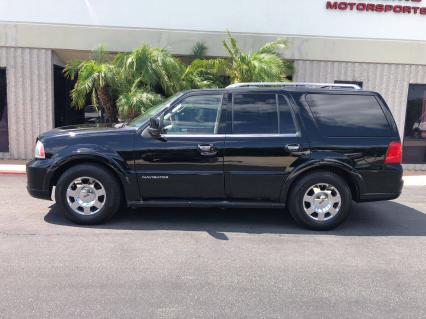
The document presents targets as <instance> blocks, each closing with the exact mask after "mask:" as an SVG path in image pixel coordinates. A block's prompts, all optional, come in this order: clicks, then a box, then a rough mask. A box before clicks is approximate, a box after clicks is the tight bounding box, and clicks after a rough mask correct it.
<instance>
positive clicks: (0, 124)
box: [0, 69, 9, 152]
mask: <svg viewBox="0 0 426 319" xmlns="http://www.w3.org/2000/svg"><path fill="white" fill-rule="evenodd" d="M6 93H7V82H6V69H0V152H9V131H8V126H7V94H6Z"/></svg>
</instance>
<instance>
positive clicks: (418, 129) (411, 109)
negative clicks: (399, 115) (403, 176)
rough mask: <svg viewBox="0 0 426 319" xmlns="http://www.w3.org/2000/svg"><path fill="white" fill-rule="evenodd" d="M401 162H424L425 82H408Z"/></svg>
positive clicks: (425, 144) (425, 160) (425, 142)
mask: <svg viewBox="0 0 426 319" xmlns="http://www.w3.org/2000/svg"><path fill="white" fill-rule="evenodd" d="M403 163H405V164H419V163H426V84H410V86H409V89H408V101H407V113H406V116H405V130H404V151H403Z"/></svg>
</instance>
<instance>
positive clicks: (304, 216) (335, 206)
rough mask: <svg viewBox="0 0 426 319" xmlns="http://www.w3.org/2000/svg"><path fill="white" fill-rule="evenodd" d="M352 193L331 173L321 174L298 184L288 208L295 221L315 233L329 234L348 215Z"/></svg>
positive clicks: (316, 174) (291, 193)
mask: <svg viewBox="0 0 426 319" xmlns="http://www.w3.org/2000/svg"><path fill="white" fill-rule="evenodd" d="M351 205H352V193H351V190H350V188H349V186H348V184H347V183H346V181H345V180H344V179H343V178H341V177H340V176H339V175H337V174H334V173H332V172H328V171H318V172H314V173H311V174H308V175H305V176H304V177H302V178H301V179H299V180H297V181H296V183H295V184H294V186H293V187H292V190H291V192H290V197H289V199H288V208H289V211H290V214H291V215H292V217H293V218H294V220H295V221H296V222H297V223H299V224H301V225H302V226H305V227H308V228H310V229H314V230H329V229H332V228H334V227H336V226H338V225H340V224H341V223H342V222H343V221H344V220H345V219H346V218H347V216H348V215H349V212H350V210H351Z"/></svg>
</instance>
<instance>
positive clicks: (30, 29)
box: [0, 0, 426, 170]
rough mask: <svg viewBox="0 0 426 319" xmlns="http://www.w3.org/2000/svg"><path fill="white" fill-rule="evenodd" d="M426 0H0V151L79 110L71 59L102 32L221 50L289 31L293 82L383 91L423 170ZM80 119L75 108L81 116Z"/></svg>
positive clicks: (412, 160)
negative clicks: (69, 77)
mask: <svg viewBox="0 0 426 319" xmlns="http://www.w3.org/2000/svg"><path fill="white" fill-rule="evenodd" d="M425 26H426V0H411V1H408V0H404V1H403V0H353V1H351V2H347V1H326V0H315V1H312V0H297V1H296V0H268V1H252V0H234V1H225V0H216V1H215V2H214V3H211V2H210V3H203V2H200V1H196V0H181V1H179V2H176V1H172V0H157V1H143V0H141V1H136V0H122V1H120V2H117V1H114V0H75V1H55V0H44V1H30V0H4V1H2V2H0V158H10V159H27V158H30V157H32V153H33V147H34V142H35V138H36V136H37V135H38V134H39V133H40V132H43V131H45V130H48V129H50V128H53V127H54V126H56V125H59V124H64V123H67V121H68V120H69V118H70V117H72V116H74V115H72V114H71V113H69V112H68V110H69V109H70V106H69V98H68V96H67V94H65V93H64V92H67V90H69V88H70V87H71V86H72V83H69V82H67V81H66V80H64V79H63V76H62V73H61V70H62V67H63V66H64V64H65V63H66V62H67V61H69V60H71V59H74V58H85V57H87V56H88V54H89V52H90V51H91V50H92V49H94V48H95V47H97V46H98V45H100V44H103V45H105V46H106V47H107V48H108V49H109V50H110V51H112V52H119V51H129V50H131V49H133V48H135V47H136V46H139V45H140V44H142V43H147V44H149V45H152V46H157V47H164V48H166V49H168V50H170V51H171V52H172V53H173V54H176V55H179V56H185V55H188V54H189V53H190V52H191V48H192V47H193V45H194V44H195V43H196V42H197V41H203V42H204V43H205V44H206V45H207V47H208V52H207V53H208V55H210V56H225V52H224V50H223V47H222V40H223V39H224V37H225V31H226V30H229V31H231V32H232V33H233V35H234V36H235V37H236V38H237V39H238V40H239V42H240V45H241V46H242V48H243V49H244V50H251V49H256V48H258V47H260V46H261V45H263V44H264V43H265V42H269V41H273V40H275V39H276V38H278V37H285V38H287V39H288V41H289V49H288V51H287V52H286V57H287V58H289V59H292V60H294V62H295V74H294V80H295V81H298V82H339V81H340V82H347V83H357V84H359V85H361V86H362V87H363V88H364V89H367V90H374V91H378V92H380V93H381V94H382V95H383V97H384V98H385V99H386V101H387V103H388V104H389V106H390V108H391V110H392V113H393V115H394V117H395V120H396V122H397V125H398V128H399V131H400V134H401V138H402V139H403V141H404V164H405V165H406V166H407V167H408V168H411V169H422V170H426V33H425V32H424V27H425ZM74 120H75V119H74Z"/></svg>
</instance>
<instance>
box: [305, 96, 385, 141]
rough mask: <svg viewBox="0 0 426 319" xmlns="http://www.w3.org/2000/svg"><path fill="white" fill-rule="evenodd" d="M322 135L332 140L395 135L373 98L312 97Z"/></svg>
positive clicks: (309, 99) (311, 105)
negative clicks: (335, 138)
mask: <svg viewBox="0 0 426 319" xmlns="http://www.w3.org/2000/svg"><path fill="white" fill-rule="evenodd" d="M306 100H307V102H308V105H309V107H310V109H311V111H312V113H313V116H314V118H315V121H316V123H317V124H318V126H319V128H320V130H321V133H322V134H323V135H325V136H328V137H385V136H392V135H393V131H392V129H391V126H390V125H389V122H388V120H387V119H386V116H385V114H384V112H383V110H382V107H381V106H380V104H379V102H378V101H377V99H376V98H375V97H374V96H373V95H355V94H353V95H351V94H308V95H307V96H306Z"/></svg>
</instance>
